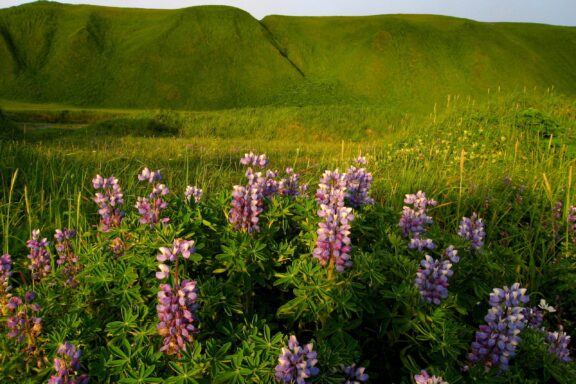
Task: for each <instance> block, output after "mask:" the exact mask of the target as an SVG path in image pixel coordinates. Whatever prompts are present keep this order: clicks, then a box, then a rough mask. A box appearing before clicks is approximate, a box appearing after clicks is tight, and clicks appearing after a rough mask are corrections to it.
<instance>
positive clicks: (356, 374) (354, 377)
mask: <svg viewBox="0 0 576 384" xmlns="http://www.w3.org/2000/svg"><path fill="white" fill-rule="evenodd" d="M364 371H365V368H364V367H358V368H356V364H352V365H350V366H348V367H346V368H344V373H345V374H346V378H345V380H346V381H344V384H361V383H365V382H367V381H368V375H367V374H366V373H364Z"/></svg>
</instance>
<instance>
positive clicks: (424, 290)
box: [414, 245, 460, 305]
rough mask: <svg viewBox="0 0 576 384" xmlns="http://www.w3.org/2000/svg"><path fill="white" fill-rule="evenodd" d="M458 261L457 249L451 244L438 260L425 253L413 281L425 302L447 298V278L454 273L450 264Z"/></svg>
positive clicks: (438, 302) (437, 302)
mask: <svg viewBox="0 0 576 384" xmlns="http://www.w3.org/2000/svg"><path fill="white" fill-rule="evenodd" d="M458 261H460V258H459V257H458V251H457V250H456V249H454V246H453V245H451V246H449V247H448V248H446V250H445V251H444V253H443V255H442V259H440V260H436V259H434V258H433V257H432V256H430V255H425V257H424V260H422V261H421V262H420V266H421V268H419V269H418V272H416V279H415V280H414V282H415V284H416V287H417V288H418V290H419V291H420V295H422V298H423V299H424V300H425V301H426V302H428V303H430V304H432V303H433V304H436V305H438V304H440V302H441V301H442V300H445V299H447V298H448V278H449V277H450V276H452V275H453V274H454V272H453V271H452V269H451V268H452V264H453V263H457V262H458Z"/></svg>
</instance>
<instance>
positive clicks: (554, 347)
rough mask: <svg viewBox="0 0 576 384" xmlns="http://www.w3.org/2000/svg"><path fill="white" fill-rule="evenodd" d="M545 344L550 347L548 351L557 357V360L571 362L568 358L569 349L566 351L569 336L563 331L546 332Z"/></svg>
mask: <svg viewBox="0 0 576 384" xmlns="http://www.w3.org/2000/svg"><path fill="white" fill-rule="evenodd" d="M546 342H547V343H548V344H549V345H550V347H549V348H548V350H549V351H550V353H553V354H555V355H556V357H558V360H560V361H562V362H564V363H568V362H570V361H572V358H571V357H570V349H568V344H570V336H568V335H567V334H566V332H563V331H560V332H558V331H555V332H548V335H547V336H546Z"/></svg>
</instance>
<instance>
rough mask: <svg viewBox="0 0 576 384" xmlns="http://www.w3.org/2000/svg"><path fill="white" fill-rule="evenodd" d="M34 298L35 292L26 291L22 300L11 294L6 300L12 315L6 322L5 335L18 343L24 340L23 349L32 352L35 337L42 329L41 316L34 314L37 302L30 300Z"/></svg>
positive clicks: (37, 309)
mask: <svg viewBox="0 0 576 384" xmlns="http://www.w3.org/2000/svg"><path fill="white" fill-rule="evenodd" d="M35 298H36V293H34V292H26V294H25V295H24V300H22V299H21V298H19V297H17V296H12V297H11V298H10V300H9V301H8V305H7V307H8V311H9V314H11V315H12V316H10V317H8V320H7V322H6V324H7V326H8V333H7V334H6V336H8V338H11V339H16V340H18V341H19V342H20V343H22V342H24V341H26V348H25V351H27V352H29V353H32V352H33V350H34V349H35V345H36V339H37V337H38V335H39V334H40V331H42V318H41V317H36V316H35V314H36V313H38V312H39V311H40V309H41V308H40V306H39V305H38V304H33V303H32V301H33V300H34V299H35Z"/></svg>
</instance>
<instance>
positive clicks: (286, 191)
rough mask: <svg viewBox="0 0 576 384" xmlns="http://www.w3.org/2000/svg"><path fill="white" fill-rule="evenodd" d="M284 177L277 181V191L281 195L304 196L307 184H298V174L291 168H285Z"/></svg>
mask: <svg viewBox="0 0 576 384" xmlns="http://www.w3.org/2000/svg"><path fill="white" fill-rule="evenodd" d="M286 176H287V177H286V178H283V179H282V180H280V181H279V182H278V192H279V193H280V195H281V196H290V197H295V196H305V195H306V191H307V190H308V184H300V175H299V174H297V173H295V172H294V170H293V169H292V168H286Z"/></svg>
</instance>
